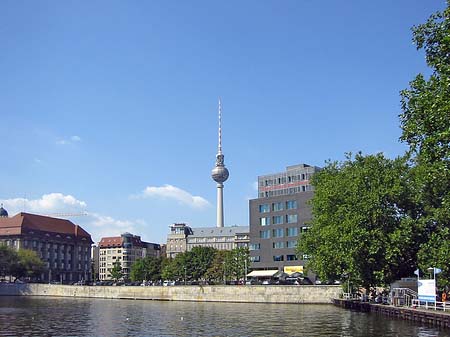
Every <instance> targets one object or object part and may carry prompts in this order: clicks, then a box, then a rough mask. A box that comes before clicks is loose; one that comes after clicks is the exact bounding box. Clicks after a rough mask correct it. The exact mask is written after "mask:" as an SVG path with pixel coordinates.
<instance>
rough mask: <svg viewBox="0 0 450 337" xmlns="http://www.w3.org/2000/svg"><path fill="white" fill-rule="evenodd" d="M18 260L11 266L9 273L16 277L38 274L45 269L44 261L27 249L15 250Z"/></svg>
mask: <svg viewBox="0 0 450 337" xmlns="http://www.w3.org/2000/svg"><path fill="white" fill-rule="evenodd" d="M17 256H18V261H17V263H15V264H13V266H12V268H11V275H12V276H14V277H15V278H16V279H18V278H21V277H34V276H39V275H40V274H41V273H42V272H43V271H44V269H45V263H44V262H43V261H42V260H41V259H40V257H39V256H38V255H37V253H36V252H35V251H33V250H29V249H20V250H19V251H18V252H17Z"/></svg>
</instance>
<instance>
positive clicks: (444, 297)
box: [441, 290, 447, 302]
mask: <svg viewBox="0 0 450 337" xmlns="http://www.w3.org/2000/svg"><path fill="white" fill-rule="evenodd" d="M441 300H442V302H446V301H447V293H446V292H445V290H444V291H443V292H442V295H441Z"/></svg>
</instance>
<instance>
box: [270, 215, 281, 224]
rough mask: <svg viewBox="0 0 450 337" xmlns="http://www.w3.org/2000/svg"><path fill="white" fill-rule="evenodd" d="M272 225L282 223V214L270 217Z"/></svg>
mask: <svg viewBox="0 0 450 337" xmlns="http://www.w3.org/2000/svg"><path fill="white" fill-rule="evenodd" d="M272 221H273V224H274V225H281V224H282V223H283V216H281V215H275V216H274V217H273V219H272Z"/></svg>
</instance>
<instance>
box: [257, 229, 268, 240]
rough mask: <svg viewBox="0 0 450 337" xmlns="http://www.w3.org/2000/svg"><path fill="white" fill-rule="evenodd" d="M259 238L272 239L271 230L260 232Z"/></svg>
mask: <svg viewBox="0 0 450 337" xmlns="http://www.w3.org/2000/svg"><path fill="white" fill-rule="evenodd" d="M259 237H260V238H261V239H269V238H270V230H269V229H268V230H265V231H260V232H259Z"/></svg>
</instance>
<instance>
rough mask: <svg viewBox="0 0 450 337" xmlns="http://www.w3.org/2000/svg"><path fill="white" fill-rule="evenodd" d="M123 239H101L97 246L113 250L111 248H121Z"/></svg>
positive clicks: (118, 237) (112, 237) (113, 237)
mask: <svg viewBox="0 0 450 337" xmlns="http://www.w3.org/2000/svg"><path fill="white" fill-rule="evenodd" d="M122 243H123V239H122V237H121V236H111V237H106V238H101V240H100V242H99V243H98V246H99V247H100V248H108V247H110V248H113V247H116V248H117V247H122Z"/></svg>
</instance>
